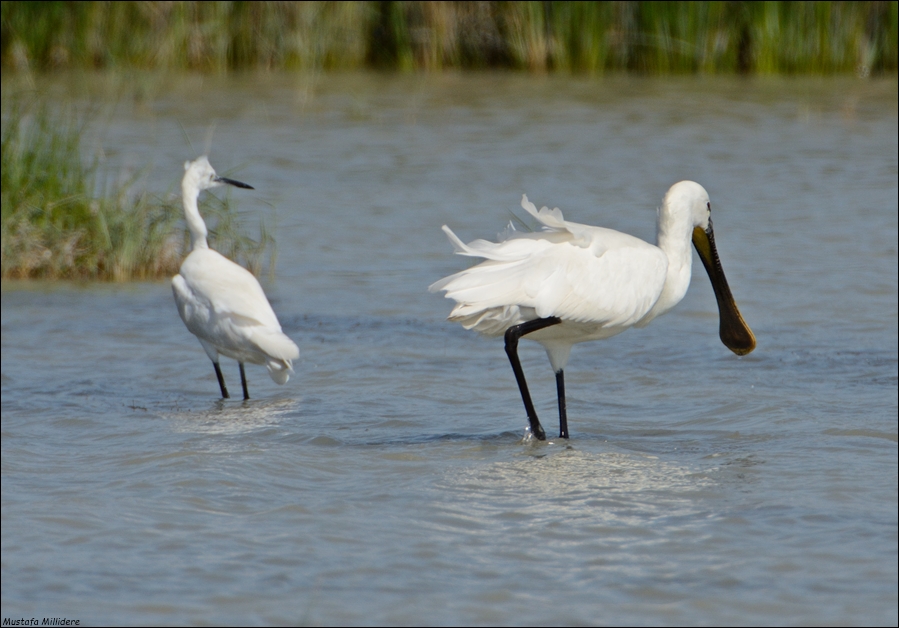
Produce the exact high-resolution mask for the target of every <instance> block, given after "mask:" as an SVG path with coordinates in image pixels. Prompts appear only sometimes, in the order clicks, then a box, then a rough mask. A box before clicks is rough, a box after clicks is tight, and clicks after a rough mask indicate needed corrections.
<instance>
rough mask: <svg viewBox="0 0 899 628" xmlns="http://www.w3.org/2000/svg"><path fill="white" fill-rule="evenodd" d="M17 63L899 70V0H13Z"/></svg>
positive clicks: (12, 47) (10, 31)
mask: <svg viewBox="0 0 899 628" xmlns="http://www.w3.org/2000/svg"><path fill="white" fill-rule="evenodd" d="M0 57H2V64H3V66H4V67H6V68H12V69H19V70H23V69H27V68H30V69H33V70H41V71H46V70H52V69H55V68H72V67H74V68H105V69H122V68H143V69H168V70H186V69H190V70H201V71H206V72H226V71H229V70H241V69H252V68H264V69H300V68H305V69H321V70H330V69H361V68H382V69H391V70H439V69H443V68H462V69H470V68H491V67H492V68H511V69H520V70H531V71H538V72H539V71H548V70H549V71H551V70H555V71H566V72H588V73H602V72H612V71H632V72H643V73H671V72H678V73H685V72H703V73H733V72H754V73H762V74H770V73H800V72H801V73H833V72H860V73H869V72H896V70H897V68H899V65H897V3H896V2H741V1H737V2H720V1H718V2H408V1H407V2H160V1H149V2H39V3H36V2H3V3H2V50H0Z"/></svg>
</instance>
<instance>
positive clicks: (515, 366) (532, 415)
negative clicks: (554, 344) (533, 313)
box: [505, 316, 568, 440]
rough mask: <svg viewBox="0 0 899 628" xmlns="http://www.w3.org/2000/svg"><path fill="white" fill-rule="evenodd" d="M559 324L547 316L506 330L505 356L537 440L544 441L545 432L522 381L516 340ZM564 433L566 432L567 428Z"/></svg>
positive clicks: (554, 318) (553, 317)
mask: <svg viewBox="0 0 899 628" xmlns="http://www.w3.org/2000/svg"><path fill="white" fill-rule="evenodd" d="M561 322H562V319H560V318H559V317H557V316H549V317H547V318H536V319H534V320H532V321H528V322H526V323H521V324H520V325H513V326H512V327H510V328H509V329H507V330H506V336H505V338H506V355H508V356H509V362H511V363H512V371H513V372H514V373H515V380H516V381H517V382H518V389H519V390H520V391H521V400H522V401H524V409H525V411H526V412H527V413H528V421H529V422H530V424H531V433H532V434H533V435H534V436H536V437H537V440H546V432H544V431H543V426H542V425H540V419H538V418H537V411H536V410H534V403H533V402H532V401H531V393H530V392H529V391H528V383H527V381H526V380H525V379H524V371H523V370H522V368H521V361H520V360H519V359H518V339H519V338H521V337H522V336H524V335H526V334H529V333H531V332H535V331H537V330H538V329H543V328H544V327H549V326H551V325H558V324H559V323H561ZM565 431H566V432H567V431H568V429H567V427H566V430H565Z"/></svg>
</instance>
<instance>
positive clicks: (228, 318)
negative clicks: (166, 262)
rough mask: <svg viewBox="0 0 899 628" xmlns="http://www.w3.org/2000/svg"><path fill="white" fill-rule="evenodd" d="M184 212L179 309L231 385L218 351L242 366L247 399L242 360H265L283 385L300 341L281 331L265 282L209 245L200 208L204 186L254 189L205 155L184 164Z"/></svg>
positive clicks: (176, 286) (175, 286)
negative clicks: (186, 249) (187, 241)
mask: <svg viewBox="0 0 899 628" xmlns="http://www.w3.org/2000/svg"><path fill="white" fill-rule="evenodd" d="M184 169H185V174H184V180H183V181H182V193H183V200H184V214H185V218H186V220H187V225H188V228H189V229H190V234H191V252H190V254H189V255H188V256H187V258H185V260H184V262H183V263H182V264H181V269H180V272H179V274H177V275H175V277H174V278H173V279H172V292H173V293H174V295H175V303H176V305H177V306H178V313H179V314H180V315H181V319H182V320H183V321H184V324H185V325H186V326H187V329H188V330H189V331H190V332H191V333H192V334H194V335H195V336H196V337H197V339H198V340H199V341H200V344H201V345H202V346H203V349H205V351H206V354H207V355H208V356H209V359H210V360H212V363H213V365H214V366H215V369H216V375H218V377H219V384H220V386H221V388H222V396H223V397H227V396H228V393H227V389H226V388H225V386H224V381H223V380H222V377H221V371H220V369H219V364H218V363H219V357H218V356H219V354H222V355H225V356H227V357H229V358H232V359H234V360H237V361H238V362H239V363H240V364H241V381H242V384H243V386H244V397H245V398H248V396H249V395H248V394H247V388H246V380H245V376H244V372H243V363H244V362H251V363H253V364H263V365H265V366H266V368H268V372H269V375H271V378H272V380H274V381H275V382H276V383H278V384H284V383H285V382H287V380H288V379H289V378H290V373H291V372H293V360H296V359H297V358H299V356H300V350H299V348H297V345H296V344H295V343H294V342H293V341H292V340H291V339H290V338H288V337H287V336H286V335H285V334H284V333H283V332H282V331H281V325H280V323H279V322H278V317H277V316H275V312H274V311H273V310H272V306H271V305H270V304H269V302H268V299H267V298H266V296H265V293H264V292H263V290H262V286H260V285H259V282H258V281H257V280H256V278H255V277H254V276H253V275H252V273H250V272H249V271H248V270H246V269H245V268H243V267H242V266H240V265H238V264H235V263H234V262H232V261H231V260H229V259H228V258H226V257H225V256H223V255H221V254H220V253H218V252H216V251H214V250H212V249H210V248H209V245H208V244H207V242H206V224H205V223H204V222H203V218H202V217H201V216H200V212H199V210H198V209H197V197H198V195H199V193H200V191H201V190H204V189H208V188H210V187H216V186H218V185H221V184H223V183H227V184H230V185H236V186H238V187H249V186H248V185H246V184H244V183H240V182H239V181H234V180H232V179H225V178H224V177H218V176H216V174H215V171H214V170H213V169H212V166H211V165H210V164H209V161H208V159H207V158H206V157H205V156H203V157H199V158H198V159H196V160H194V161H192V162H187V163H185V164H184Z"/></svg>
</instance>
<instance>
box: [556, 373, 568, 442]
mask: <svg viewBox="0 0 899 628" xmlns="http://www.w3.org/2000/svg"><path fill="white" fill-rule="evenodd" d="M556 392H557V393H558V394H559V438H568V408H567V407H566V405H565V371H563V370H562V369H559V370H558V371H556Z"/></svg>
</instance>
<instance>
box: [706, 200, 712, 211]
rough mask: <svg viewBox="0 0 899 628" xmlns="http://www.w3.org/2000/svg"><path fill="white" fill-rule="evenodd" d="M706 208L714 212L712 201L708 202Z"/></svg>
mask: <svg viewBox="0 0 899 628" xmlns="http://www.w3.org/2000/svg"><path fill="white" fill-rule="evenodd" d="M705 206H706V207H707V208H708V210H709V211H712V201H708V202H706V204H705Z"/></svg>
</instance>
